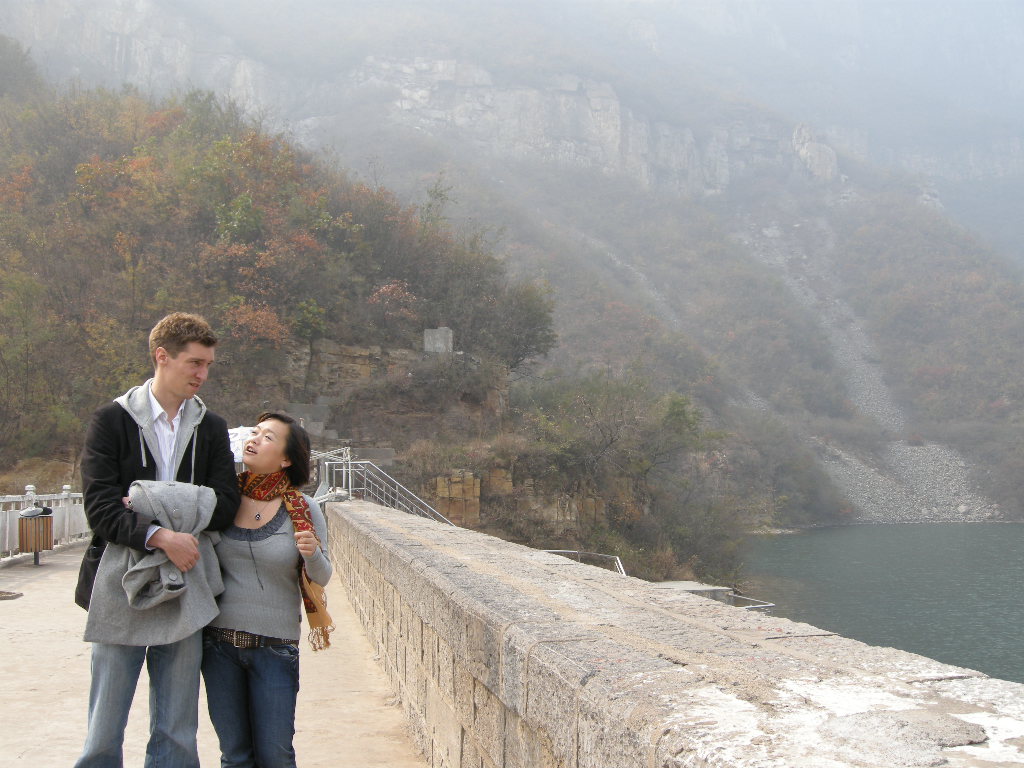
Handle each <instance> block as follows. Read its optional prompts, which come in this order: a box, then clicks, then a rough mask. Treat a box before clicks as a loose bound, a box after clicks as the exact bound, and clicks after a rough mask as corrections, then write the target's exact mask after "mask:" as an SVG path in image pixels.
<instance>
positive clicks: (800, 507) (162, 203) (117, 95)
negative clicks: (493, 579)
mask: <svg viewBox="0 0 1024 768" xmlns="http://www.w3.org/2000/svg"><path fill="white" fill-rule="evenodd" d="M2 53H3V56H0V82H2V83H4V84H5V86H4V87H5V90H4V92H3V93H2V95H0V258H2V260H3V264H4V272H3V275H2V277H0V417H2V419H0V424H2V428H0V456H2V457H3V459H4V460H6V461H7V462H12V461H14V460H16V459H19V458H25V457H28V456H44V457H45V456H50V457H56V458H63V459H66V460H69V461H72V462H73V461H74V460H75V457H76V455H77V451H78V449H79V447H80V443H81V437H82V433H83V430H84V425H85V422H86V420H87V419H88V417H89V414H90V413H91V412H92V410H93V409H94V408H95V407H97V406H98V405H99V404H101V403H102V402H105V401H107V400H109V399H110V398H111V397H112V396H114V395H115V394H118V393H120V392H122V391H123V390H124V389H125V388H127V387H128V386H131V385H133V384H135V383H138V382H139V381H140V380H142V379H143V378H144V377H145V376H147V375H148V373H149V366H148V365H147V361H146V359H145V354H144V350H145V337H146V333H147V332H148V329H149V327H150V326H151V324H152V322H153V321H154V320H155V319H156V318H158V317H159V316H161V315H162V314H164V313H165V312H167V311H171V310H175V309H186V310H190V311H196V312H200V313H202V314H204V315H205V316H206V317H207V318H208V319H210V320H211V322H212V323H213V324H214V326H215V328H216V329H217V330H218V332H219V334H220V336H221V337H222V339H223V343H222V344H221V345H220V347H219V348H218V359H217V365H216V371H215V375H214V376H213V377H212V378H211V381H210V382H209V383H208V384H207V386H206V388H205V389H204V393H203V396H204V399H206V400H207V402H208V403H209V404H210V405H211V407H213V408H214V409H216V410H217V411H219V412H221V413H223V414H224V415H225V416H226V417H227V418H228V419H229V421H231V422H233V423H246V420H247V419H251V417H252V414H253V413H255V412H256V411H257V410H259V409H260V407H261V406H262V405H263V404H264V403H266V402H267V401H268V398H270V399H271V402H273V404H275V405H280V403H279V402H278V401H279V400H280V399H281V398H282V397H284V396H285V393H284V392H282V391H280V390H278V389H275V388H274V385H273V384H271V383H270V382H276V381H277V379H278V378H280V377H281V376H282V374H283V373H288V371H287V370H286V367H287V355H286V352H287V351H288V350H290V349H294V348H295V347H297V346H301V345H309V344H310V343H312V342H313V341H314V340H316V339H318V338H328V339H331V340H334V341H336V342H339V343H344V344H352V345H358V346H371V345H379V346H382V347H393V348H418V347H419V344H420V339H421V337H422V331H423V329H424V328H431V327H437V326H440V325H446V326H448V327H451V328H452V329H453V331H454V333H455V336H456V338H457V340H458V346H459V349H460V350H462V351H463V352H464V353H465V354H466V355H468V356H470V357H471V358H472V359H473V360H474V361H475V362H474V363H473V366H472V376H474V377H475V380H474V381H472V382H471V381H468V380H467V378H466V377H467V372H466V369H464V368H463V369H460V370H454V369H452V368H445V367H444V366H441V365H438V364H434V363H431V361H430V360H429V359H424V360H423V361H422V363H420V366H421V367H420V369H419V373H421V374H422V373H426V374H428V375H417V377H415V378H414V379H410V380H406V381H401V382H394V381H379V382H371V383H370V384H368V385H367V387H366V388H364V389H363V390H362V391H360V392H356V393H354V394H353V396H352V400H353V402H356V401H358V403H359V405H360V416H359V417H360V418H361V419H363V422H364V424H365V423H369V424H371V425H372V424H377V429H378V434H376V435H373V434H371V435H370V437H371V438H373V437H375V438H376V439H377V440H379V441H380V442H382V443H387V444H391V445H394V446H395V447H396V448H397V449H398V450H399V459H400V464H399V467H398V470H397V471H398V472H399V473H400V474H402V477H403V479H404V480H406V481H407V482H409V483H411V484H413V485H416V486H417V487H418V484H420V483H426V482H428V481H429V480H430V479H431V478H432V477H433V476H436V475H438V474H443V473H445V472H450V471H452V470H455V469H474V470H485V469H487V468H488V467H493V466H503V467H509V468H511V469H512V470H513V476H514V478H516V480H517V483H518V482H520V481H528V483H529V485H530V487H531V494H533V495H534V496H535V498H537V499H539V501H538V502H537V503H538V504H541V505H543V504H546V503H551V504H557V503H558V499H563V500H567V499H574V498H591V497H599V498H601V499H603V500H604V502H605V503H606V505H607V506H606V509H607V514H606V515H605V516H604V517H603V518H602V519H601V520H600V521H597V522H595V524H594V525H593V526H591V527H589V528H583V529H579V530H575V529H574V530H568V531H566V530H555V529H549V528H546V527H545V526H544V525H543V524H542V523H537V520H536V519H534V518H532V517H531V516H530V514H529V512H528V510H527V512H526V513H524V512H523V508H522V507H521V505H518V504H517V503H516V499H515V498H514V499H512V500H511V501H510V500H509V499H505V500H502V501H495V503H494V504H493V505H492V506H490V507H487V508H485V510H484V515H483V517H484V519H485V520H486V521H487V526H488V528H489V529H490V530H493V531H495V532H497V533H499V534H502V535H506V536H509V537H511V538H516V539H518V540H521V541H526V542H528V543H532V544H545V545H547V546H552V547H566V546H580V547H582V548H585V549H600V550H602V551H612V552H614V553H616V554H621V555H623V556H624V557H625V559H626V561H627V563H628V565H629V567H630V571H631V572H632V573H635V574H638V575H646V576H650V577H654V578H664V577H667V576H671V575H673V574H677V575H678V574H680V573H682V574H684V575H694V574H697V573H701V574H723V575H726V574H729V573H732V572H734V571H735V569H736V568H737V566H738V550H737V546H738V541H739V539H740V537H741V535H742V533H743V531H744V530H745V529H746V527H747V526H749V525H750V524H751V523H752V522H753V521H764V520H771V519H772V518H773V517H776V516H777V517H778V518H780V519H785V518H787V517H790V518H793V519H796V518H802V519H814V517H815V516H816V515H818V514H821V513H825V514H827V513H828V512H829V510H830V509H832V508H834V506H832V505H829V504H820V505H816V504H814V503H808V500H807V499H806V498H801V497H799V495H792V496H791V497H789V498H788V500H787V498H785V497H784V495H783V494H780V493H778V489H779V488H780V487H781V486H782V485H784V484H785V483H787V482H788V483H792V482H793V478H794V476H797V477H799V473H797V474H796V475H794V473H789V472H786V471H785V470H784V469H782V467H781V465H783V464H785V463H787V462H790V461H792V456H793V455H794V454H793V453H790V452H785V451H783V452H779V451H778V450H777V449H776V448H774V444H775V443H776V439H775V438H776V434H777V433H776V430H775V429H773V428H767V429H766V430H765V431H764V433H763V434H762V435H761V436H760V437H757V436H752V435H748V436H746V437H744V438H742V439H740V441H739V442H741V443H743V444H745V445H746V449H745V452H744V454H743V455H744V456H745V457H746V460H747V461H749V463H750V468H752V469H753V470H754V471H753V473H752V474H751V476H749V477H748V476H747V469H748V468H746V467H741V468H739V469H737V470H736V471H735V472H733V471H732V470H731V469H729V470H727V469H726V468H725V467H724V462H722V464H723V466H716V465H715V461H716V459H715V456H719V455H720V453H719V452H720V450H721V448H722V445H723V444H724V443H726V442H729V441H732V442H733V443H735V442H736V440H737V437H736V436H735V435H734V434H727V433H725V432H721V431H716V432H711V431H709V430H708V424H707V421H708V419H709V418H710V421H712V422H720V421H721V418H720V417H719V416H716V415H714V414H713V412H712V411H710V410H709V411H707V413H702V408H701V406H700V405H698V404H696V403H695V402H694V400H693V399H692V398H691V396H690V394H691V393H692V394H694V395H695V396H696V397H698V398H701V397H704V395H707V396H708V397H707V399H708V403H709V404H712V405H713V401H714V397H713V396H712V393H713V391H714V390H715V389H716V388H717V387H718V386H725V385H724V384H723V383H722V382H719V383H718V384H715V383H714V382H715V381H716V374H714V373H713V365H712V364H711V363H710V362H709V361H707V360H706V359H704V358H703V356H702V355H701V354H700V353H699V352H697V351H696V350H695V349H694V350H692V351H691V353H690V354H689V356H688V359H686V360H683V359H681V358H679V347H678V345H677V344H675V343H670V342H669V341H668V339H667V337H666V333H665V331H664V329H661V328H659V327H658V326H657V323H647V322H646V321H645V320H644V319H643V318H642V317H640V316H636V317H635V326H634V329H635V330H637V331H640V330H643V333H644V337H643V339H641V338H639V337H633V338H632V342H631V343H639V344H640V345H641V346H642V347H644V348H645V349H646V350H647V353H648V354H651V355H654V356H659V355H669V356H674V357H676V358H677V359H678V366H677V368H678V373H679V376H678V377H676V381H675V382H674V383H675V385H676V386H675V387H671V386H668V383H667V382H666V381H665V380H656V379H652V378H651V377H650V376H647V375H646V373H645V371H644V366H642V365H639V363H640V359H639V358H637V359H636V364H630V365H626V366H618V367H617V368H616V369H615V370H611V369H609V370H608V371H605V372H580V373H573V372H570V371H565V372H563V373H561V374H559V375H552V376H548V377H546V378H543V379H536V378H532V377H529V376H526V377H524V376H523V375H522V374H523V373H527V372H529V370H530V364H531V362H532V361H535V360H536V359H537V358H538V356H542V355H544V354H545V353H547V352H549V351H551V350H552V348H553V345H554V344H555V341H556V338H555V334H554V331H553V325H552V322H553V320H552V317H553V312H554V310H555V307H554V305H553V301H552V298H551V294H550V291H549V290H548V289H547V288H546V287H545V284H543V283H541V282H537V281H534V280H527V281H517V280H514V279H511V278H510V277H509V276H508V275H507V274H506V268H505V265H504V263H503V261H502V259H500V258H499V257H498V256H497V255H496V254H495V253H494V252H493V249H492V244H491V242H490V240H489V239H488V238H487V237H485V236H484V235H483V234H482V233H480V232H469V233H465V234H464V233H460V232H458V231H456V230H455V229H453V228H452V227H451V226H450V225H449V224H448V223H447V221H446V218H445V203H446V200H445V197H446V191H445V187H444V185H443V184H442V183H440V182H439V183H437V184H435V185H434V186H433V187H432V188H431V191H430V194H429V195H428V197H427V199H426V200H425V201H424V202H423V203H422V204H421V205H418V206H410V205H403V204H401V203H399V202H398V201H397V199H396V198H395V197H394V195H393V194H391V193H390V192H389V191H388V190H387V189H385V188H382V187H380V186H371V185H368V184H365V183H363V182H361V181H358V180H353V179H352V178H351V177H350V176H349V175H348V174H346V173H345V172H344V171H343V170H340V169H337V168H332V167H330V166H328V165H327V164H326V163H325V162H324V161H322V160H318V159H315V158H313V157H311V156H309V155H308V154H307V153H305V152H303V151H300V150H298V149H297V148H296V147H295V146H294V145H293V144H291V143H290V142H289V141H287V140H286V139H285V138H283V137H282V136H279V135H275V134H272V133H268V132H266V131H264V130H261V128H260V127H259V125H258V124H256V123H254V122H252V121H250V120H247V119H244V118H243V117H242V116H241V115H240V114H239V113H238V111H237V110H236V109H234V108H233V107H232V106H231V105H229V104H225V103H223V102H221V101H219V100H217V99H216V98H215V97H213V96H212V95H210V94H207V93H201V92H192V93H188V94H183V95H180V96H176V97H170V98H167V99H164V100H160V101H152V100H148V99H146V98H143V97H142V96H140V95H139V94H138V93H136V92H135V91H133V90H131V89H125V90H122V91H118V92H112V91H109V90H81V89H71V90H69V91H67V92H60V93H58V92H52V93H51V92H49V91H48V89H47V87H46V86H45V85H44V84H43V83H42V81H41V80H40V79H39V78H38V76H37V74H36V73H35V70H34V69H33V67H32V65H31V63H30V62H29V60H28V58H27V57H26V56H25V55H24V53H23V52H22V51H20V49H18V48H17V46H14V45H13V44H11V43H9V42H3V48H2ZM609 311H615V307H614V304H611V305H610V306H609ZM626 314H628V311H627V312H626ZM633 351H634V353H635V352H637V351H639V347H638V348H636V349H634V350H633ZM616 356H618V355H616ZM632 356H633V357H634V358H636V357H637V356H636V355H635V354H634V355H632ZM510 374H511V375H512V376H513V377H516V378H517V379H518V380H519V381H518V383H517V384H516V386H515V388H514V390H513V407H512V408H511V409H510V410H508V411H507V412H505V413H504V415H501V416H500V417H495V418H493V419H491V420H490V421H489V422H487V423H486V424H484V425H483V427H481V426H480V425H477V428H476V431H475V432H474V433H473V434H467V432H466V431H465V430H464V429H463V428H460V425H459V424H453V423H452V422H449V421H446V420H445V419H444V418H443V417H444V414H445V412H446V411H450V410H451V409H452V408H457V407H458V402H459V400H460V398H463V399H464V398H465V396H466V393H467V391H468V390H469V389H470V388H472V387H477V388H479V389H480V390H481V391H483V390H486V389H488V388H492V387H498V388H503V387H505V386H506V381H507V377H508V376H509V375H510ZM316 390H317V382H315V381H303V382H301V383H296V384H295V386H293V387H290V388H289V389H288V391H287V394H289V395H291V396H292V397H296V396H298V397H302V396H306V397H308V398H309V399H310V401H311V400H312V398H313V397H314V396H315V393H316ZM702 392H703V393H704V395H702V394H701V393H702ZM399 403H401V405H400V406H399V405H398V404H399ZM396 408H397V409H398V410H402V409H409V408H412V409H413V410H415V411H416V417H415V418H413V419H409V420H408V421H409V423H415V424H417V425H418V427H415V428H413V427H409V426H408V425H406V428H404V429H401V430H399V429H396V430H395V431H394V432H387V427H386V425H387V424H389V423H394V422H389V421H388V418H387V415H386V414H387V413H393V412H394V411H395V410H396ZM375 412H376V413H378V414H379V417H378V418H376V419H375V418H374V416H373V414H374V413H375ZM406 412H408V410H406ZM346 413H348V414H349V415H351V410H349V411H346V409H345V408H344V407H341V408H338V409H337V412H336V413H335V415H334V416H333V417H332V418H333V419H334V420H335V423H336V425H337V426H340V427H342V428H344V426H345V425H344V423H340V424H339V423H337V422H339V421H342V422H343V420H344V418H346ZM461 426H462V427H464V425H461ZM481 429H483V430H484V431H482V432H481V431H480V430H481ZM371 433H372V427H371ZM796 454H799V451H796ZM811 464H812V463H811V462H808V466H810V465H811ZM754 477H756V478H757V479H756V480H755V479H754ZM822 479H823V478H822V477H821V476H820V475H818V474H815V472H814V471H813V470H811V471H809V472H807V473H806V475H805V477H804V478H803V479H802V481H801V483H802V484H803V487H804V491H805V495H806V496H808V497H809V496H810V495H812V492H811V491H810V489H811V488H814V487H818V486H819V485H821V482H820V481H822ZM825 485H827V483H826V484H825ZM522 495H523V494H522V493H521V492H517V498H521V497H522ZM769 498H772V499H774V501H773V502H772V503H771V504H770V505H769V506H770V508H768V507H766V506H765V504H766V502H765V501H764V500H765V499H769ZM545 499H547V500H549V501H544V500H545Z"/></svg>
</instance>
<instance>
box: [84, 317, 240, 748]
mask: <svg viewBox="0 0 1024 768" xmlns="http://www.w3.org/2000/svg"><path fill="white" fill-rule="evenodd" d="M216 343H217V337H216V335H215V334H214V333H213V330H212V329H211V328H210V326H209V324H208V323H207V322H206V321H205V320H204V319H203V318H201V317H198V316H196V315H189V314H185V313H181V312H176V313H173V314H170V315H168V316H167V317H165V318H163V319H162V320H160V322H158V323H157V324H156V325H155V326H154V328H153V330H152V331H151V332H150V336H149V349H150V354H151V357H152V360H153V365H154V368H155V372H154V374H153V378H151V379H149V380H148V381H147V382H146V383H145V384H143V385H141V386H138V387H133V388H132V389H130V390H128V392H126V393H125V394H124V395H122V396H121V397H119V398H117V399H116V400H115V401H114V402H113V403H109V404H108V405H105V406H103V407H101V408H100V409H99V410H97V411H96V413H95V414H94V415H93V418H92V422H91V423H90V425H89V429H88V431H87V433H86V437H85V448H84V451H83V454H82V490H83V496H84V501H85V514H86V517H87V518H88V520H89V525H90V527H91V528H92V532H93V537H92V541H91V542H90V546H89V548H88V550H87V551H86V554H85V557H84V559H83V560H82V567H81V572H80V574H79V580H78V587H77V589H76V591H75V602H77V603H78V604H79V605H81V606H82V607H83V608H85V609H87V610H89V618H88V619H87V621H86V633H85V635H86V637H85V639H86V640H89V641H92V642H93V646H92V685H91V688H90V692H89V730H88V735H87V736H86V742H85V748H84V750H83V753H82V756H81V757H80V758H79V760H78V762H77V763H76V767H77V768H120V767H121V765H122V759H123V758H122V743H123V741H124V729H125V725H126V724H127V721H128V712H129V710H130V708H131V702H132V696H133V694H134V692H135V687H136V685H137V683H138V678H139V671H140V669H141V667H142V662H143V661H144V660H145V661H146V662H147V669H148V671H149V687H150V692H149V702H150V706H149V709H150V739H149V744H148V745H147V747H146V761H145V766H146V768H198V766H199V756H198V750H197V747H196V731H197V728H198V721H199V665H200V662H201V660H202V626H193V624H195V623H196V622H197V621H202V622H203V623H205V621H206V620H208V617H206V618H203V617H194V616H184V617H183V616H181V615H180V614H175V613H174V611H176V610H180V609H179V608H178V607H177V606H176V603H178V602H184V601H173V600H172V601H168V602H167V603H164V604H161V605H160V606H158V607H156V608H152V609H147V610H136V609H134V608H129V607H128V603H127V598H126V596H125V594H124V589H123V588H121V585H120V583H119V576H120V574H118V573H115V574H114V578H113V579H111V578H109V577H110V575H111V574H110V573H109V571H110V569H111V568H112V567H114V568H119V567H122V566H120V565H114V563H115V562H116V561H115V560H114V558H113V556H114V555H115V553H120V552H126V553H127V552H131V553H132V555H133V557H142V556H145V555H146V554H147V553H150V552H154V551H155V550H162V552H163V554H164V555H166V557H167V559H168V560H169V561H170V563H173V565H174V566H176V567H177V568H178V569H179V570H180V571H181V572H182V573H183V574H185V580H186V582H187V581H188V576H187V572H188V571H189V570H191V569H192V568H194V567H195V566H196V565H197V564H199V553H200V549H199V545H198V541H197V539H196V538H195V537H194V536H193V535H191V534H190V533H187V532H177V531H174V530H172V529H171V528H169V527H165V525H167V521H161V520H157V519H153V518H151V517H149V516H147V515H146V514H143V513H141V512H138V511H134V510H132V509H131V508H130V506H129V504H130V502H129V501H128V496H129V486H130V485H131V483H132V482H133V481H135V480H177V481H179V482H183V483H192V484H194V485H201V486H206V487H207V488H210V489H212V490H213V492H214V494H215V497H216V504H215V506H214V509H213V512H212V516H211V518H210V523H209V525H208V527H207V530H222V529H224V528H227V527H228V526H229V525H230V524H231V523H232V521H233V520H234V516H235V511H236V510H237V508H238V502H239V494H238V485H237V480H236V476H235V466H234V457H233V455H232V452H231V448H230V445H229V442H228V430H227V423H226V422H225V421H224V419H222V418H221V417H219V416H217V415H216V414H213V413H211V412H209V411H207V410H206V406H205V405H204V404H203V402H202V400H200V399H199V398H198V397H196V392H198V391H199V388H200V387H201V386H202V384H203V382H205V381H206V378H207V375H208V374H209V370H210V366H211V365H212V364H213V361H214V346H215V345H216ZM206 493H208V492H206ZM207 511H208V510H207ZM161 523H163V525H162V524H161ZM108 545H120V546H110V547H109V551H107V558H106V559H105V560H104V558H103V553H104V551H105V550H107V549H108ZM204 565H206V566H209V565H211V564H210V563H204ZM122 572H123V571H122ZM97 573H99V578H97ZM192 581H193V583H194V582H195V580H194V579H193V580H192ZM90 606H91V608H90ZM118 615H120V616H122V617H123V618H122V619H121V620H114V621H111V620H110V617H111V616H118ZM104 617H106V618H104ZM190 622H191V623H190ZM143 628H144V631H143ZM155 637H159V638H161V639H160V640H155V639H154V638H155Z"/></svg>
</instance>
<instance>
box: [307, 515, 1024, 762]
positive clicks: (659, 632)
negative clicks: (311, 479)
mask: <svg viewBox="0 0 1024 768" xmlns="http://www.w3.org/2000/svg"><path fill="white" fill-rule="evenodd" d="M327 513H328V521H329V526H330V546H331V552H332V555H333V558H334V561H335V563H336V568H337V570H338V572H339V574H340V575H341V577H342V579H343V580H344V582H345V583H346V584H347V589H348V595H349V599H350V600H351V601H352V603H353V605H354V606H355V609H356V611H357V614H358V615H359V617H360V619H361V621H362V623H363V625H364V627H365V629H366V633H367V636H368V637H369V639H370V642H371V643H372V644H373V645H374V646H375V647H376V649H377V651H378V654H379V658H380V663H381V664H382V666H383V667H384V669H385V670H386V672H387V674H388V675H389V677H390V679H391V682H392V684H393V685H394V688H395V690H396V692H397V693H398V694H399V695H400V697H401V699H402V703H403V706H404V708H405V710H406V712H407V714H408V718H409V722H410V724H411V727H412V730H413V732H414V735H415V737H416V739H417V741H418V743H419V744H420V746H421V747H422V749H423V751H424V754H425V755H426V756H427V758H428V761H429V764H430V765H431V766H433V767H434V768H442V767H444V768H562V767H565V768H627V766H628V767H629V768H641V767H643V768H647V767H648V766H651V767H654V766H657V767H658V768H683V766H709V767H710V766H715V767H716V768H722V767H726V766H730V767H731V766H736V767H739V766H745V767H749V768H755V767H756V768H769V767H771V768H782V767H783V766H800V767H803V766H811V767H814V768H846V767H847V766H879V767H880V766H885V768H897V767H898V766H926V765H946V766H951V767H953V768H955V767H957V766H978V767H980V766H996V765H999V766H1015V765H1021V766H1024V751H1022V748H1024V685H1019V684H1016V683H1010V682H1006V681H1002V680H994V679H991V678H988V677H986V676H984V675H982V674H980V673H978V672H973V671H971V670H967V669H961V668H958V667H951V666H948V665H945V664H940V663H938V662H936V661H933V660H931V659H926V658H923V657H921V656H916V655H913V654H909V653H904V652H901V651H896V650H893V649H887V648H876V647H872V646H867V645H864V644H863V643H859V642H856V641H854V640H850V639H847V638H843V637H839V636H837V635H834V634H832V633H829V632H825V631H823V630H821V629H818V628H816V627H812V626H809V625H806V624H798V623H795V622H791V621H787V620H785V619H780V618H775V617H771V616H766V615H763V614H758V613H750V612H747V611H744V610H742V609H740V608H733V607H730V606H727V605H724V604H722V603H718V602H715V601H713V600H708V599H705V598H701V597H698V596H696V595H691V594H689V593H686V592H680V591H679V590H678V589H677V588H673V587H667V586H659V585H657V584H649V583H646V582H643V581H640V580H637V579H633V578H629V577H624V576H619V575H618V574H615V573H613V572H610V571H605V570H602V569H600V568H596V567H592V566H587V565H582V564H579V563H576V562H574V561H572V560H569V559H566V558H562V557H559V556H557V555H551V554H547V553H544V552H540V551H537V550H532V549H529V548H527V547H522V546H519V545H515V544H511V543H509V542H505V541H501V540H499V539H495V538H492V537H489V536H486V535H483V534H480V533H477V532H474V531H469V530H465V529H461V528H455V527H451V526H446V525H442V524H438V523H435V522H432V521H430V520H426V519H422V518H418V517H414V516H411V515H406V514H403V513H400V512H395V511H393V510H387V509H384V508H381V507H378V506H376V505H373V504H370V503H368V502H361V501H353V502H343V503H331V504H328V505H327ZM335 647H336V648H339V649H342V650H343V649H344V638H340V637H339V638H335Z"/></svg>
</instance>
